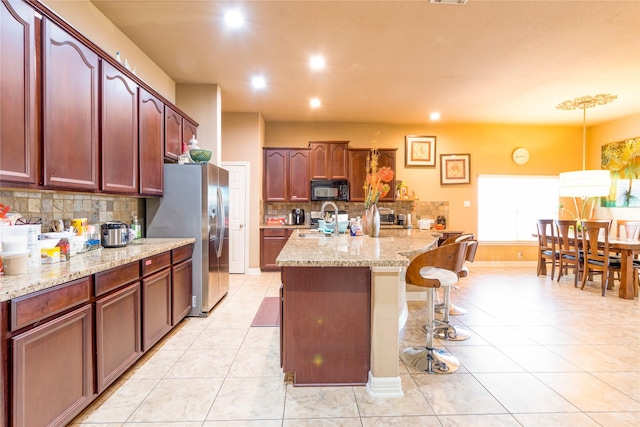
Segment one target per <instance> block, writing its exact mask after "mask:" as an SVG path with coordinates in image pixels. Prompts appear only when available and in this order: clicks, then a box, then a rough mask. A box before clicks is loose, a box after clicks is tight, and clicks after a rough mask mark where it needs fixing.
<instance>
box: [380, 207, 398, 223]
mask: <svg viewBox="0 0 640 427" xmlns="http://www.w3.org/2000/svg"><path fill="white" fill-rule="evenodd" d="M378 211H379V213H380V224H395V223H396V215H395V214H394V213H393V209H389V208H380V209H379V210H378Z"/></svg>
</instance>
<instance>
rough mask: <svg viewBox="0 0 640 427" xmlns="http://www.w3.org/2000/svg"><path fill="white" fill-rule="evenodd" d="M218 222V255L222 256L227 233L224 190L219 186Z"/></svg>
mask: <svg viewBox="0 0 640 427" xmlns="http://www.w3.org/2000/svg"><path fill="white" fill-rule="evenodd" d="M216 222H217V225H218V227H217V228H218V248H217V251H216V252H217V255H218V258H220V257H221V256H222V246H223V245H224V234H225V217H224V206H223V201H222V190H221V189H220V187H218V215H217V216H216Z"/></svg>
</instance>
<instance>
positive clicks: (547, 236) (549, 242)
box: [536, 219, 556, 252]
mask: <svg viewBox="0 0 640 427" xmlns="http://www.w3.org/2000/svg"><path fill="white" fill-rule="evenodd" d="M536 227H537V229H538V246H540V250H550V251H552V252H555V251H556V233H555V232H554V230H553V220H552V219H539V220H538V221H537V223H536Z"/></svg>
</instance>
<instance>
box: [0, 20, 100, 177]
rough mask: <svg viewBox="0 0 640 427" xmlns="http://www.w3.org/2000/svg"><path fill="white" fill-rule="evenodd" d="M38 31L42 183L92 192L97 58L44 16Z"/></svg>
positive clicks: (95, 160)
mask: <svg viewBox="0 0 640 427" xmlns="http://www.w3.org/2000/svg"><path fill="white" fill-rule="evenodd" d="M3 26H4V25H3ZM43 33H44V34H43V46H42V55H43V58H42V65H43V72H44V84H43V112H44V117H43V138H44V143H43V170H44V177H43V178H44V182H43V183H44V185H45V186H48V187H55V188H67V189H74V190H97V189H98V159H99V152H98V82H99V77H100V76H99V64H100V59H99V58H98V55H96V54H95V53H94V52H93V51H91V50H90V49H89V48H88V47H86V46H85V45H83V44H82V43H81V42H80V41H78V40H77V39H76V38H75V37H73V36H72V35H71V34H69V33H67V32H66V31H65V30H63V29H62V28H60V27H59V26H57V25H56V24H54V23H53V22H51V21H49V20H48V19H46V18H44V19H43ZM3 55H4V53H3ZM3 79H4V77H3Z"/></svg>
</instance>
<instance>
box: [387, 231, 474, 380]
mask: <svg viewBox="0 0 640 427" xmlns="http://www.w3.org/2000/svg"><path fill="white" fill-rule="evenodd" d="M467 244H468V242H466V241H463V242H458V243H452V244H449V245H443V246H439V247H437V248H435V249H433V250H430V251H427V252H425V253H423V254H420V255H418V256H417V257H415V258H414V259H413V261H411V264H409V266H408V267H407V272H406V274H405V280H406V282H407V284H408V285H413V286H418V287H420V288H423V289H426V291H427V306H426V315H427V324H426V332H425V338H426V343H425V345H424V346H417V347H409V348H407V349H405V350H403V351H402V353H401V354H400V359H401V360H402V361H403V362H404V363H405V364H406V365H407V366H410V367H411V368H413V369H416V370H419V371H423V372H428V373H436V374H449V373H453V372H455V371H457V370H458V369H459V368H460V361H459V360H458V358H457V357H455V356H454V355H452V354H451V353H449V352H447V351H446V350H444V349H440V348H435V347H434V328H435V326H436V323H435V307H434V295H435V291H436V289H438V288H440V287H442V288H447V287H450V286H452V285H455V284H456V283H458V271H460V270H461V269H462V266H463V265H464V261H465V256H466V253H467Z"/></svg>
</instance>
